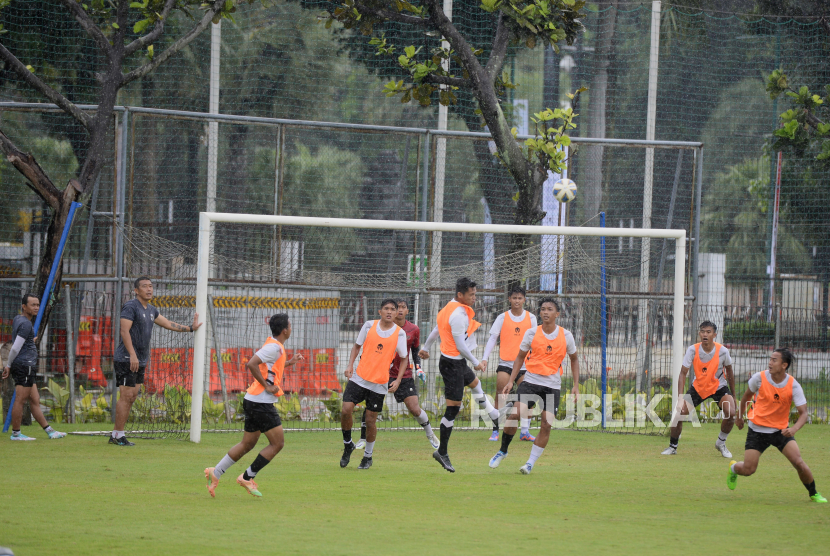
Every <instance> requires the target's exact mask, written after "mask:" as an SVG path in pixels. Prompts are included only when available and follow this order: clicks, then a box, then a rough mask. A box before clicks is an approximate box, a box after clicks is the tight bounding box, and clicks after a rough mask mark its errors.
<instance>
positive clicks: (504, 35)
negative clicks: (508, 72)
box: [484, 12, 510, 80]
mask: <svg viewBox="0 0 830 556" xmlns="http://www.w3.org/2000/svg"><path fill="white" fill-rule="evenodd" d="M503 18H504V14H503V13H502V12H499V22H498V25H497V26H496V35H495V36H494V37H493V49H492V50H491V51H490V59H489V60H487V65H486V66H485V68H484V69H485V71H486V72H487V75H489V76H490V79H492V80H495V79H496V76H497V75H498V74H499V72H500V71H501V68H502V66H503V65H504V59H505V58H506V57H507V45H508V44H509V43H510V31H509V30H508V28H507V25H505V24H504V20H503Z"/></svg>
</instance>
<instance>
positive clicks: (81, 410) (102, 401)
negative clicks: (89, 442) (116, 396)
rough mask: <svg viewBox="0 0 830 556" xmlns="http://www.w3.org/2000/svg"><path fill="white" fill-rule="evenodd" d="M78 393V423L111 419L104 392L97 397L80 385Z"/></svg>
mask: <svg viewBox="0 0 830 556" xmlns="http://www.w3.org/2000/svg"><path fill="white" fill-rule="evenodd" d="M78 395H79V397H80V399H79V400H77V401H76V402H75V420H76V421H77V422H78V423H103V422H106V421H107V420H108V419H109V416H110V411H109V404H108V403H107V399H106V398H105V397H104V395H103V394H100V395H99V396H98V398H97V399H95V397H94V396H93V395H92V392H87V391H86V390H85V389H84V387H83V386H78ZM133 405H135V404H133Z"/></svg>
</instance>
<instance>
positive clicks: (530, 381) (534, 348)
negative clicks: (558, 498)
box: [490, 297, 579, 475]
mask: <svg viewBox="0 0 830 556" xmlns="http://www.w3.org/2000/svg"><path fill="white" fill-rule="evenodd" d="M539 316H540V317H541V319H542V324H541V325H540V326H534V327H533V328H530V329H529V330H528V331H527V332H525V335H524V338H522V343H521V345H520V346H519V354H518V355H517V356H516V359H515V360H514V361H513V371H512V372H511V374H510V380H509V381H508V383H507V384H505V386H504V389H503V390H502V393H504V394H505V395H507V394H508V393H509V392H510V390H511V389H512V388H513V382H514V381H515V380H516V378H517V377H518V376H519V371H520V370H521V368H522V365H523V364H524V365H526V366H527V372H526V373H525V378H524V380H523V381H522V383H521V384H520V385H519V388H518V390H517V394H518V395H519V400H518V401H517V402H516V403H515V405H514V406H513V411H512V414H511V415H510V416H509V417H508V420H507V421H506V422H505V425H504V434H503V435H502V439H501V449H500V450H499V451H498V452H496V455H494V456H493V457H492V458H490V467H491V468H493V469H495V468H496V467H498V466H499V464H500V463H501V460H503V459H504V458H506V457H507V448H508V447H509V446H510V441H512V440H513V436H514V435H515V434H516V419H518V417H519V416H524V415H526V413H527V410H529V409H533V408H534V407H535V406H536V402H537V401H538V402H539V403H540V404H541V408H542V428H541V429H540V430H539V435H538V436H537V437H536V440H535V441H534V442H533V447H532V448H531V449H530V457H529V458H528V460H527V463H525V464H524V465H523V466H521V468H519V471H520V472H521V473H522V474H523V475H529V474H530V472H531V471H532V470H533V465H534V464H535V463H536V460H537V459H539V456H541V455H542V452H544V451H545V447H546V446H547V445H548V440H549V439H550V428H551V424H552V423H553V419H554V417H555V415H556V412H557V410H558V409H559V395H560V390H561V387H562V377H561V374H562V361H563V360H564V359H565V355H566V354H567V355H568V357H569V358H570V360H571V373H572V374H573V381H574V385H573V388H572V389H571V393H572V394H573V396H574V403H575V402H576V400H577V397H578V396H579V359H578V358H577V354H576V342H574V337H573V334H571V332H570V331H569V330H565V329H564V328H562V327H561V326H557V324H556V318H557V317H558V316H559V303H558V302H557V301H556V300H554V299H553V298H550V297H546V298H544V299H542V301H541V302H540V303H539Z"/></svg>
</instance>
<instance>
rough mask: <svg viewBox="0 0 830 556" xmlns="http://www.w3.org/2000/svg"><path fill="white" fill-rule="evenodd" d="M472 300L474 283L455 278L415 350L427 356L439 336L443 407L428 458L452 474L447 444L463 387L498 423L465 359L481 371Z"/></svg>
mask: <svg viewBox="0 0 830 556" xmlns="http://www.w3.org/2000/svg"><path fill="white" fill-rule="evenodd" d="M475 301H476V283H475V282H473V281H472V280H470V279H469V278H459V279H458V281H456V283H455V298H454V299H453V300H452V301H450V302H449V303H447V304H446V305H445V306H444V308H443V309H441V310H440V311H439V312H438V323H437V324H436V326H435V328H434V329H433V330H432V332H431V333H430V335H429V338H427V341H426V343H425V344H424V349H422V350H421V351H420V353H419V355H420V356H421V359H428V358H429V348H430V346H431V345H432V344H433V343H435V340H437V339H438V338H439V337H440V338H441V358H440V359H439V360H438V372H440V373H441V378H443V379H444V397H445V398H446V400H447V402H446V404H447V406H446V409H445V410H444V417H443V418H442V419H441V437H440V440H439V445H438V449H437V450H436V451H434V452H433V453H432V457H433V459H435V461H437V462H438V463H439V464H440V465H441V467H443V468H444V469H445V470H446V471H449V472H450V473H455V468H454V467H453V466H452V463H450V456H449V455H448V453H447V445H448V444H449V441H450V435H451V434H452V428H453V423H454V421H455V417H456V416H457V415H458V412H459V411H461V398H462V396H463V395H464V387H465V386H466V387H468V388H469V389H470V390H472V398H473V400H474V401H475V402H476V403H477V404H478V405H479V407H481V408H482V409H484V411H485V412H487V414H488V415H489V416H490V419H492V420H493V422H494V423H495V422H498V420H499V416H500V413H499V410H498V409H496V408H495V407H493V404H491V403H490V401H489V400H488V399H487V396H485V395H484V390H482V389H481V381H479V380H478V378H476V374H475V373H474V372H473V371H472V369H470V367H468V366H467V361H469V362H470V363H472V364H473V366H474V368H475V370H477V371H483V370H484V368H485V366H484V364H483V363H482V362H480V361H479V360H478V359H476V356H475V355H473V350H474V349H475V347H476V338H475V331H476V330H478V328H479V327H480V326H481V323H479V322H476V320H475V319H474V318H473V317H475V314H476V312H475V311H474V310H473V305H474V304H475Z"/></svg>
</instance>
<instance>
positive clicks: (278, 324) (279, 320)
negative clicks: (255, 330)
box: [268, 313, 288, 338]
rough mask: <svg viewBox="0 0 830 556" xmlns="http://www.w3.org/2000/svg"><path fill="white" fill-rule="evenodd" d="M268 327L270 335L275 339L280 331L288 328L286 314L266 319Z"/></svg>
mask: <svg viewBox="0 0 830 556" xmlns="http://www.w3.org/2000/svg"><path fill="white" fill-rule="evenodd" d="M268 326H269V327H270V328H271V335H272V336H273V337H274V338H276V337H277V336H279V335H280V334H282V331H283V330H285V329H286V328H288V313H277V314H276V315H272V316H271V318H270V319H268Z"/></svg>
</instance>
